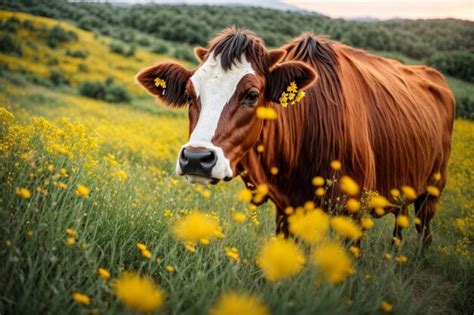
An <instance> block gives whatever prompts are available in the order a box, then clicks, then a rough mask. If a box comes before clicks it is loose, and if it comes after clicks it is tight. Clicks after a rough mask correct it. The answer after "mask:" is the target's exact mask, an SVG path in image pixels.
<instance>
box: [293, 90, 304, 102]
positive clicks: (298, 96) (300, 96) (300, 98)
mask: <svg viewBox="0 0 474 315" xmlns="http://www.w3.org/2000/svg"><path fill="white" fill-rule="evenodd" d="M305 96H306V93H305V92H304V91H301V90H300V91H298V93H297V94H296V98H295V102H297V103H298V102H300V101H301V100H302V99H303V97H305Z"/></svg>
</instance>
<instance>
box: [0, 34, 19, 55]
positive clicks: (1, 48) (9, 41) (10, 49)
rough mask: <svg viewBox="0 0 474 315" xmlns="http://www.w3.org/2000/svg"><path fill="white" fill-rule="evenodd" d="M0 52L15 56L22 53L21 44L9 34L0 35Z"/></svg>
mask: <svg viewBox="0 0 474 315" xmlns="http://www.w3.org/2000/svg"><path fill="white" fill-rule="evenodd" d="M0 52H2V53H6V54H11V55H17V56H21V55H23V51H22V49H21V44H20V43H19V42H18V41H17V39H16V38H15V36H13V35H11V34H3V35H0Z"/></svg>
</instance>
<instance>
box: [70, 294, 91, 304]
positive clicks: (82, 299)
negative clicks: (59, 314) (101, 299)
mask: <svg viewBox="0 0 474 315" xmlns="http://www.w3.org/2000/svg"><path fill="white" fill-rule="evenodd" d="M72 299H73V300H74V302H76V303H79V304H84V305H90V304H91V299H90V298H89V297H88V296H87V295H85V294H82V293H79V292H76V293H74V294H73V295H72Z"/></svg>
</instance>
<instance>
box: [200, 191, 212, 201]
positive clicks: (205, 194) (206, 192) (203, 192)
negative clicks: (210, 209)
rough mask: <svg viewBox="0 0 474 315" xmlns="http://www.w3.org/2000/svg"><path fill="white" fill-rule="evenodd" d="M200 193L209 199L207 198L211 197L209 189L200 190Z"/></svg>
mask: <svg viewBox="0 0 474 315" xmlns="http://www.w3.org/2000/svg"><path fill="white" fill-rule="evenodd" d="M201 195H202V196H203V197H204V198H206V199H209V198H211V191H210V190H207V189H205V190H203V191H202V193H201Z"/></svg>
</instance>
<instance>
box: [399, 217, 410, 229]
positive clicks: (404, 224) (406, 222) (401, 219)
mask: <svg viewBox="0 0 474 315" xmlns="http://www.w3.org/2000/svg"><path fill="white" fill-rule="evenodd" d="M397 225H398V226H399V227H402V228H407V227H408V226H409V225H410V220H409V219H408V217H407V216H406V215H399V216H397Z"/></svg>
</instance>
